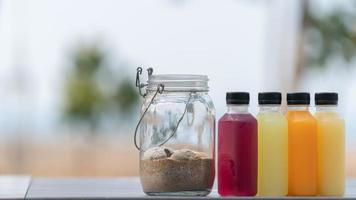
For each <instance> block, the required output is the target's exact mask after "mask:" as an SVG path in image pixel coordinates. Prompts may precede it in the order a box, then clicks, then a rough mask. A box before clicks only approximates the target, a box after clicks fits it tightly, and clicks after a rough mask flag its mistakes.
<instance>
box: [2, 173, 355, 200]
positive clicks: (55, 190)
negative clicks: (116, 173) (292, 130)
mask: <svg viewBox="0 0 356 200" xmlns="http://www.w3.org/2000/svg"><path fill="white" fill-rule="evenodd" d="M215 188H216V187H214V190H213V192H212V193H211V194H210V195H209V196H207V197H150V196H146V195H145V194H144V193H143V192H142V189H141V186H140V182H139V179H138V178H137V177H133V178H31V177H29V176H0V199H254V198H262V199H276V198H266V197H228V198H221V197H219V195H218V194H217V192H216V189H215ZM285 198H286V197H283V198H279V199H285ZM288 199H321V197H288ZM328 199H340V197H328ZM343 199H356V179H350V180H347V183H346V195H345V197H343Z"/></svg>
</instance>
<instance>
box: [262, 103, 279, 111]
mask: <svg viewBox="0 0 356 200" xmlns="http://www.w3.org/2000/svg"><path fill="white" fill-rule="evenodd" d="M259 107H260V112H280V111H281V105H277V104H270V105H259Z"/></svg>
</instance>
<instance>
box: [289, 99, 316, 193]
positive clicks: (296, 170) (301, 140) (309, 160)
mask: <svg viewBox="0 0 356 200" xmlns="http://www.w3.org/2000/svg"><path fill="white" fill-rule="evenodd" d="M288 95H289V96H287V101H288V106H289V108H288V109H289V110H288V112H287V114H286V118H287V120H288V141H289V143H288V149H289V151H288V161H289V163H288V169H289V172H288V195H301V196H311V195H316V194H317V124H316V120H315V119H314V117H313V116H312V115H311V114H310V112H309V111H308V106H307V105H309V103H310V97H309V93H292V94H288Z"/></svg>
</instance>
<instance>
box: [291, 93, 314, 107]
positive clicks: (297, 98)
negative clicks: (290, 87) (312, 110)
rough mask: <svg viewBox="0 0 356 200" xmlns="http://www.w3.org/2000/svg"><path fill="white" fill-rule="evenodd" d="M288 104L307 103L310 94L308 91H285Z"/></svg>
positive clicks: (308, 102)
mask: <svg viewBox="0 0 356 200" xmlns="http://www.w3.org/2000/svg"><path fill="white" fill-rule="evenodd" d="M287 104H288V105H309V104H310V94H309V93H308V92H295V93H287Z"/></svg>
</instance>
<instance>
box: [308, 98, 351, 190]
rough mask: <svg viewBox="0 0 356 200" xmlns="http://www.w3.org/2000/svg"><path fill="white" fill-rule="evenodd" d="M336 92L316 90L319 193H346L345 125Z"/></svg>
mask: <svg viewBox="0 0 356 200" xmlns="http://www.w3.org/2000/svg"><path fill="white" fill-rule="evenodd" d="M337 102H338V94H337V93H316V94H315V105H316V113H315V118H316V120H317V124H318V194H319V195H323V196H342V195H343V194H344V192H345V127H344V126H345V125H344V120H343V119H342V118H341V117H340V115H339V114H338V112H337Z"/></svg>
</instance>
